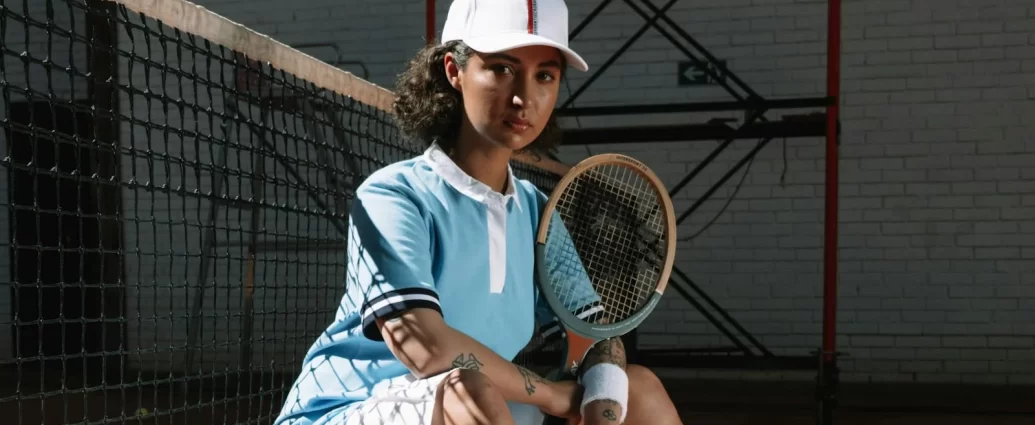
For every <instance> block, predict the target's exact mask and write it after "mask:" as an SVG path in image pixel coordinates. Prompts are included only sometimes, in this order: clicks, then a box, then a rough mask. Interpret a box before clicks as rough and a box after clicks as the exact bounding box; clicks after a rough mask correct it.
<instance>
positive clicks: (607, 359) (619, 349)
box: [579, 338, 626, 425]
mask: <svg viewBox="0 0 1035 425" xmlns="http://www.w3.org/2000/svg"><path fill="white" fill-rule="evenodd" d="M601 363H610V364H613V365H615V366H618V367H619V368H621V369H622V370H625V366H626V358H625V345H623V344H622V340H621V339H620V338H612V339H606V340H603V341H600V342H599V343H597V344H596V345H594V346H593V348H591V349H590V350H589V352H588V353H586V361H584V362H583V364H582V366H581V367H580V368H579V370H580V371H581V372H585V371H587V370H589V369H590V368H592V367H593V366H595V365H598V364H601ZM584 413H585V416H584V417H583V418H582V419H583V424H584V425H617V424H618V423H619V418H621V417H622V413H623V412H622V406H620V405H619V404H618V402H616V401H614V400H609V399H600V400H595V401H592V402H590V403H589V404H588V405H586V409H585V412H584Z"/></svg>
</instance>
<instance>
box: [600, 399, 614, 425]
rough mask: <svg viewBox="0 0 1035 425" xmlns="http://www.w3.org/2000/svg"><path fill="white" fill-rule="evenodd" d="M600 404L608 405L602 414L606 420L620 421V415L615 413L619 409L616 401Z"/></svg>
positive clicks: (606, 401)
mask: <svg viewBox="0 0 1035 425" xmlns="http://www.w3.org/2000/svg"><path fill="white" fill-rule="evenodd" d="M598 403H601V404H604V405H606V407H604V410H603V411H602V412H600V414H601V416H603V417H604V419H607V420H609V421H611V422H617V421H618V414H617V413H615V409H617V408H618V402H616V401H614V400H599V401H598Z"/></svg>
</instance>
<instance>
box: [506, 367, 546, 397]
mask: <svg viewBox="0 0 1035 425" xmlns="http://www.w3.org/2000/svg"><path fill="white" fill-rule="evenodd" d="M514 366H516V367H517V369H518V373H520V374H521V377H522V378H523V379H524V380H525V391H527V392H528V395H532V394H534V393H535V384H536V383H537V382H538V383H540V384H541V383H543V382H546V381H545V380H543V378H542V377H541V376H539V375H536V374H535V372H532V371H531V370H528V369H525V368H523V367H521V366H518V365H514Z"/></svg>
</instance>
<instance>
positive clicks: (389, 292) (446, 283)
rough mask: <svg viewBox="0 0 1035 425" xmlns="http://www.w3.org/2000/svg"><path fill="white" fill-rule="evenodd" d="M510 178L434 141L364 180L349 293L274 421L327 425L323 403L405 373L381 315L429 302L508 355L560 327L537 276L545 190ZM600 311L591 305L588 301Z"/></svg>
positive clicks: (354, 396) (357, 394) (341, 400)
mask: <svg viewBox="0 0 1035 425" xmlns="http://www.w3.org/2000/svg"><path fill="white" fill-rule="evenodd" d="M509 178H510V184H508V185H507V188H508V189H507V191H506V193H499V192H496V191H494V190H492V189H491V188H490V187H488V186H487V185H485V184H483V183H481V182H479V181H477V180H475V179H473V178H471V177H470V176H468V175H467V174H466V173H464V172H463V171H462V170H461V169H460V168H459V167H458V166H457V165H456V164H455V163H453V162H452V160H451V159H450V158H449V157H448V156H447V155H446V154H445V152H444V151H442V149H441V148H439V147H438V146H437V145H432V146H431V147H430V148H429V149H428V150H427V151H425V152H424V154H423V155H421V156H418V157H415V158H412V159H409V160H405V161H402V162H398V163H395V164H392V165H389V166H387V167H385V168H382V169H380V170H378V171H377V172H375V173H373V174H372V175H371V176H370V177H368V178H367V179H366V180H365V181H364V182H363V184H362V185H361V186H360V187H359V188H358V190H357V193H356V198H355V200H354V201H353V207H352V211H351V215H350V220H349V226H348V231H349V237H348V250H347V252H348V255H347V276H346V282H345V295H344V297H343V298H342V300H341V305H340V306H339V308H338V311H337V314H336V316H335V319H334V321H333V322H332V323H331V324H330V325H329V326H328V327H327V329H326V331H325V332H324V333H323V334H322V335H321V336H320V337H319V338H318V339H317V341H316V342H315V343H314V344H313V346H312V347H311V348H310V350H309V352H308V353H307V355H306V357H305V359H304V361H303V367H302V370H301V373H300V375H299V377H298V378H297V380H296V381H295V383H294V385H293V386H292V387H291V390H290V392H289V394H288V396H287V397H286V399H285V402H284V407H283V409H282V411H281V416H280V417H279V418H278V420H277V421H276V422H275V425H287V424H291V425H309V424H320V421H319V420H318V419H317V418H320V417H321V416H323V415H325V414H326V413H327V412H330V411H332V410H337V409H340V408H342V407H344V406H346V405H348V404H351V403H355V402H358V401H362V400H365V399H367V398H368V397H370V395H371V394H372V393H373V392H375V391H377V390H378V389H380V388H383V387H384V386H385V385H387V382H388V380H390V379H392V378H397V377H400V376H403V375H407V374H409V371H408V370H407V369H406V367H405V366H404V365H403V364H402V363H401V362H399V361H398V360H397V359H396V358H395V356H394V355H393V354H392V353H391V352H390V351H389V350H388V346H387V345H386V344H385V343H384V342H383V340H382V337H381V335H380V333H379V332H378V330H377V328H376V324H375V320H374V319H375V318H376V317H384V316H389V315H392V314H394V313H398V312H401V311H404V310H408V309H411V308H417V307H423V308H430V309H433V310H435V311H438V312H440V313H442V315H443V318H444V320H445V322H446V324H448V325H449V326H451V327H453V328H454V329H457V330H458V331H460V332H463V333H465V334H467V335H468V336H470V337H472V338H473V339H475V340H477V341H479V342H480V343H482V344H483V345H485V346H487V347H489V348H490V349H492V350H493V351H494V352H495V353H497V354H498V355H500V356H501V357H503V358H505V359H508V360H512V359H513V358H514V357H515V356H516V355H517V354H518V353H519V352H520V351H521V349H522V348H524V347H525V346H526V345H527V344H528V342H529V341H530V340H531V338H532V336H533V331H535V330H536V329H537V325H538V327H539V329H541V330H543V332H544V333H545V334H547V335H550V336H554V335H558V334H557V332H556V331H557V329H558V328H557V326H556V318H555V317H554V316H553V314H552V313H550V312H549V309H548V308H547V307H546V305H545V303H543V302H541V301H540V298H539V295H538V289H537V287H536V284H535V280H534V275H535V264H534V243H535V233H536V229H537V227H538V224H539V216H540V211H542V209H543V206H544V205H545V203H546V200H547V196H546V195H545V194H543V193H542V192H541V191H539V190H538V189H537V188H536V187H535V186H534V185H532V184H531V183H529V182H527V181H525V180H521V179H517V178H515V177H514V176H513V173H511V174H510V177H509ZM597 312H598V307H596V306H594V305H587V307H586V308H585V309H583V313H584V314H587V315H588V314H593V313H597Z"/></svg>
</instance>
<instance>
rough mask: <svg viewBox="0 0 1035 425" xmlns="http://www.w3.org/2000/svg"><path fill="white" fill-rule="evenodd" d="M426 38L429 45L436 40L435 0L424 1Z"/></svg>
mask: <svg viewBox="0 0 1035 425" xmlns="http://www.w3.org/2000/svg"><path fill="white" fill-rule="evenodd" d="M424 40H425V41H426V42H427V43H428V44H429V45H430V44H432V43H434V42H435V0H426V1H425V2H424Z"/></svg>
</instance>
